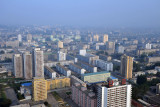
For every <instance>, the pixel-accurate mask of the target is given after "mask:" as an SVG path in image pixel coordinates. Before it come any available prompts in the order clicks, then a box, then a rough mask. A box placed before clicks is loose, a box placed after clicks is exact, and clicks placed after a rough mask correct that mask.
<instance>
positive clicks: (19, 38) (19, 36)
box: [18, 34, 22, 42]
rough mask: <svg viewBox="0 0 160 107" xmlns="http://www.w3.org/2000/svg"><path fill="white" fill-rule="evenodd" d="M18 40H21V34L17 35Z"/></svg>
mask: <svg viewBox="0 0 160 107" xmlns="http://www.w3.org/2000/svg"><path fill="white" fill-rule="evenodd" d="M18 41H19V42H22V35H21V34H19V35H18Z"/></svg>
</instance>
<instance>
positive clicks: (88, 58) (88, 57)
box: [76, 53, 99, 65]
mask: <svg viewBox="0 0 160 107" xmlns="http://www.w3.org/2000/svg"><path fill="white" fill-rule="evenodd" d="M76 57H77V58H78V61H83V62H86V63H89V64H91V65H94V63H95V60H97V59H99V56H97V55H93V54H88V53H86V54H85V56H82V55H77V56H76Z"/></svg>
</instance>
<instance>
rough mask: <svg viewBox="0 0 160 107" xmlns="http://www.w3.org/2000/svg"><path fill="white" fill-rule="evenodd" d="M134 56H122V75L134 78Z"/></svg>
mask: <svg viewBox="0 0 160 107" xmlns="http://www.w3.org/2000/svg"><path fill="white" fill-rule="evenodd" d="M132 70H133V58H132V57H130V56H126V55H123V56H122V57H121V75H122V76H123V77H124V78H126V79H131V78H132Z"/></svg>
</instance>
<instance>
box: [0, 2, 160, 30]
mask: <svg viewBox="0 0 160 107" xmlns="http://www.w3.org/2000/svg"><path fill="white" fill-rule="evenodd" d="M0 24H2V25H3V24H4V25H5V24H7V25H33V24H34V25H35V24H36V25H73V26H102V27H103V26H105V27H155V28H157V27H160V0H0Z"/></svg>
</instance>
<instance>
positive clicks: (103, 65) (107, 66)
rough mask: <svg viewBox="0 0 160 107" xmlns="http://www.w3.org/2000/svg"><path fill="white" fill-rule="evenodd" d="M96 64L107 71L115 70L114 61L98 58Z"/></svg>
mask: <svg viewBox="0 0 160 107" xmlns="http://www.w3.org/2000/svg"><path fill="white" fill-rule="evenodd" d="M96 66H97V67H100V68H101V69H103V70H106V71H113V63H111V62H107V61H103V60H101V59H98V60H96Z"/></svg>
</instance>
